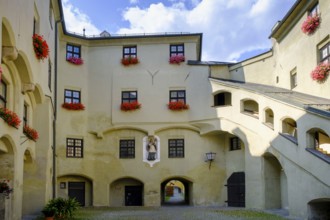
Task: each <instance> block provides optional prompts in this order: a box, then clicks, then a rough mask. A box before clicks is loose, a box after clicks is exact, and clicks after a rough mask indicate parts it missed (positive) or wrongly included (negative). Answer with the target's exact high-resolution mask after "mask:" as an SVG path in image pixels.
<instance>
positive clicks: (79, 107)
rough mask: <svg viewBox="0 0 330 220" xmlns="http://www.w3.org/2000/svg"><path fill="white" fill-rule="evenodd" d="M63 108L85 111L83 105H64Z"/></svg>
mask: <svg viewBox="0 0 330 220" xmlns="http://www.w3.org/2000/svg"><path fill="white" fill-rule="evenodd" d="M62 107H63V108H65V109H68V110H84V109H85V106H84V105H83V104H81V103H63V104H62Z"/></svg>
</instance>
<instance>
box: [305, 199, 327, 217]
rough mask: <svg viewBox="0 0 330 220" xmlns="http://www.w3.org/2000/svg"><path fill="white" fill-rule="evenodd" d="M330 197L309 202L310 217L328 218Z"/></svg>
mask: <svg viewBox="0 0 330 220" xmlns="http://www.w3.org/2000/svg"><path fill="white" fill-rule="evenodd" d="M329 216H330V198H321V199H315V200H312V201H310V202H309V203H308V219H328V218H329Z"/></svg>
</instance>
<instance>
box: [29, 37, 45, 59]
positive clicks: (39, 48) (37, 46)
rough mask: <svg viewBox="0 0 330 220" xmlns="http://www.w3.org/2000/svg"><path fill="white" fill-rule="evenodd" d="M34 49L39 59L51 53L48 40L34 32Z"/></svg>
mask: <svg viewBox="0 0 330 220" xmlns="http://www.w3.org/2000/svg"><path fill="white" fill-rule="evenodd" d="M32 39H33V49H34V52H35V54H36V56H37V58H38V59H39V60H43V59H45V58H47V57H48V55H49V47H48V44H47V42H46V41H45V40H44V39H43V37H42V36H40V35H38V34H34V35H33V37H32Z"/></svg>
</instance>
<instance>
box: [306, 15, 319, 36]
mask: <svg viewBox="0 0 330 220" xmlns="http://www.w3.org/2000/svg"><path fill="white" fill-rule="evenodd" d="M320 23H321V18H320V16H319V15H318V14H315V15H309V16H308V17H307V19H306V20H305V21H304V22H303V24H302V25H301V30H302V32H304V33H305V34H307V35H310V34H313V33H314V32H315V30H316V29H317V27H318V26H319V25H320Z"/></svg>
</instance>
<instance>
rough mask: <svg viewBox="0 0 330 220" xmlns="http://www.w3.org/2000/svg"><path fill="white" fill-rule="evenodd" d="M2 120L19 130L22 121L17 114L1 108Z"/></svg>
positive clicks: (0, 116)
mask: <svg viewBox="0 0 330 220" xmlns="http://www.w3.org/2000/svg"><path fill="white" fill-rule="evenodd" d="M0 118H2V119H3V120H4V121H5V122H6V123H7V124H8V125H10V126H12V127H14V128H18V126H19V125H20V123H21V119H20V118H19V117H18V116H17V114H16V113H15V112H12V111H10V110H9V109H7V108H0Z"/></svg>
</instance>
